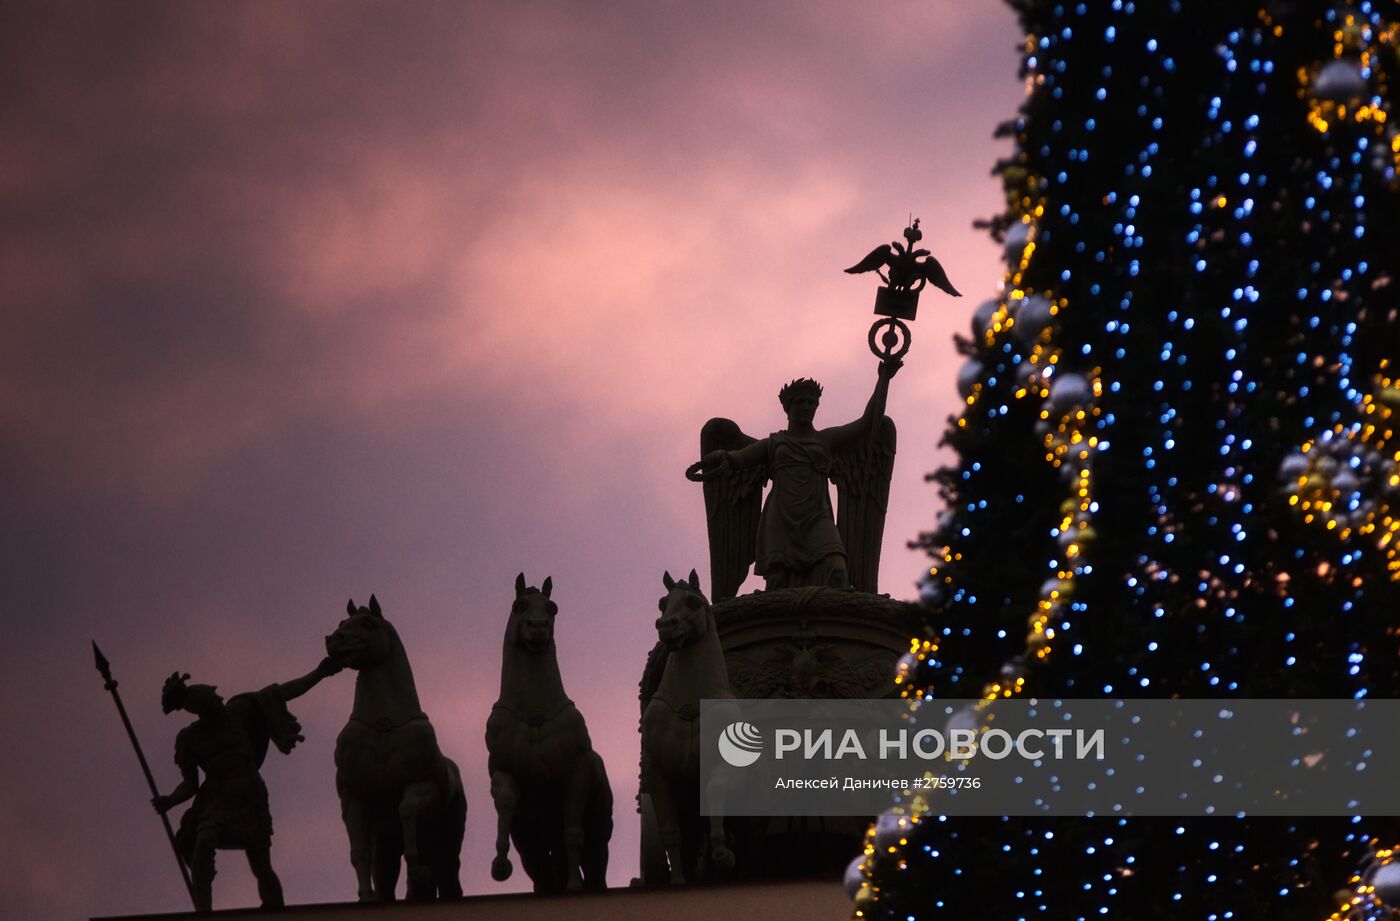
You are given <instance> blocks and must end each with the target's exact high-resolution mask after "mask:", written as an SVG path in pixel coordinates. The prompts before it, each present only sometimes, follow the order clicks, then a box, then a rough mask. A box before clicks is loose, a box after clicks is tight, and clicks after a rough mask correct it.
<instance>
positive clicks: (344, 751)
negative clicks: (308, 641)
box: [326, 595, 467, 902]
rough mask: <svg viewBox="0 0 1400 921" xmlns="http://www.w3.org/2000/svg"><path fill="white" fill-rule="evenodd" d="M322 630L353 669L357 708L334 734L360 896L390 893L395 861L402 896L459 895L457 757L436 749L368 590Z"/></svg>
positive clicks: (403, 661) (388, 897) (462, 809)
mask: <svg viewBox="0 0 1400 921" xmlns="http://www.w3.org/2000/svg"><path fill="white" fill-rule="evenodd" d="M346 612H347V613H348V615H349V616H348V617H346V618H345V620H343V621H341V622H340V625H339V626H337V627H336V629H335V632H334V633H332V634H331V635H330V636H328V637H326V652H327V653H329V654H330V656H331V658H332V659H333V660H334V661H335V662H336V663H337V664H339V665H342V666H344V667H346V668H353V669H354V670H355V671H356V672H358V675H357V677H356V679H355V708H354V710H352V711H351V713H350V721H349V722H347V723H346V724H345V728H344V729H342V730H341V731H340V735H339V736H338V737H337V738H336V740H335V788H336V792H337V793H339V794H340V814H341V818H342V819H344V821H345V831H346V833H347V834H348V835H349V837H350V863H351V864H352V865H353V866H354V867H355V876H356V878H357V880H358V882H359V898H360V901H361V902H369V901H375V900H378V901H386V902H387V901H392V900H393V898H394V888H395V886H396V885H397V884H398V880H399V862H400V860H401V859H402V861H403V862H404V863H406V864H407V865H408V898H410V899H432V898H443V899H448V898H460V897H461V895H462V885H461V883H460V882H459V881H458V871H459V869H460V867H461V850H462V834H463V831H464V830H465V827H466V821H467V798H466V794H465V793H464V791H463V789H462V778H461V775H460V774H459V773H458V771H457V765H455V764H453V763H452V761H451V760H450V759H449V758H447V757H446V756H445V755H443V753H442V751H441V749H439V748H438V742H437V735H436V734H435V733H434V732H433V727H432V724H431V723H429V722H428V717H427V715H426V714H424V713H423V709H422V707H420V706H419V704H418V691H417V689H416V688H415V687H414V684H413V670H412V669H411V668H409V665H408V656H407V654H405V652H404V648H403V643H402V642H401V641H400V640H399V635H398V633H397V632H395V630H394V628H393V626H392V625H391V624H390V623H389V622H388V621H387V620H385V619H384V614H383V612H382V611H381V610H380V609H379V601H378V599H376V598H375V597H374V596H373V595H371V596H370V598H369V606H368V607H359V608H357V607H355V602H354V601H353V600H352V601H350V602H349V604H347V605H346Z"/></svg>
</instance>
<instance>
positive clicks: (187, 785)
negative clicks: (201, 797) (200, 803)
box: [151, 764, 199, 813]
mask: <svg viewBox="0 0 1400 921" xmlns="http://www.w3.org/2000/svg"><path fill="white" fill-rule="evenodd" d="M198 790H199V769H198V768H196V767H195V766H194V765H192V764H191V765H181V767H180V784H179V786H177V787H176V788H175V789H174V790H171V791H170V795H169V796H157V797H156V798H155V799H153V800H151V805H152V806H155V807H156V812H162V813H164V812H168V811H170V810H171V809H174V808H175V807H176V806H178V805H180V804H181V803H183V802H184V801H185V800H187V799H189V798H190V797H192V796H194V795H195V793H196V792H197V791H198Z"/></svg>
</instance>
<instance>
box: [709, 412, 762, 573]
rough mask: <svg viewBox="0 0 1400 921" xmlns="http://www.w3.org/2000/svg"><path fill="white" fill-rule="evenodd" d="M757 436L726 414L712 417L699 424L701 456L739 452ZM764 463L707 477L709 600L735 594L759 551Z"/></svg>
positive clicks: (732, 468) (736, 468) (730, 468)
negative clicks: (759, 517)
mask: <svg viewBox="0 0 1400 921" xmlns="http://www.w3.org/2000/svg"><path fill="white" fill-rule="evenodd" d="M757 440H758V439H756V438H752V437H750V436H748V435H745V434H744V432H743V430H742V429H740V428H739V426H738V425H736V424H735V423H734V422H732V421H730V420H729V419H711V420H710V421H709V422H706V423H705V426H704V428H702V429H700V456H701V457H704V456H706V455H707V454H709V453H710V452H711V451H738V450H740V449H741V448H746V447H748V446H749V445H751V444H753V443H754V442H755V441H757ZM766 482H768V465H767V464H755V465H753V466H750V467H729V468H726V469H724V470H721V471H718V472H716V473H715V474H714V475H713V476H711V477H709V478H708V479H706V480H705V517H706V519H707V530H708V531H709V535H710V600H711V601H723V600H724V599H726V598H733V597H734V596H735V594H737V593H738V591H739V586H740V585H742V584H743V582H744V577H745V576H747V575H748V573H749V566H750V565H752V563H753V561H754V557H755V556H756V555H757V550H758V515H759V512H760V511H761V510H762V504H763V484H764V483H766Z"/></svg>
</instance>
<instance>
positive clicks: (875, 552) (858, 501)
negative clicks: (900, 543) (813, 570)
mask: <svg viewBox="0 0 1400 921" xmlns="http://www.w3.org/2000/svg"><path fill="white" fill-rule="evenodd" d="M894 448H895V431H894V420H893V419H891V418H890V417H889V416H884V417H883V418H881V419H880V421H879V422H878V423H876V426H875V434H874V435H873V436H872V437H870V438H864V439H860V440H859V441H858V442H857V443H856V444H853V445H851V446H850V447H847V448H845V449H843V450H841V451H840V452H838V453H837V454H836V455H835V457H834V458H833V461H834V463H833V465H832V470H831V478H832V479H833V480H835V481H836V499H837V513H836V530H837V531H838V532H840V534H841V543H842V544H844V545H845V547H846V568H847V570H848V571H849V572H850V576H851V585H852V586H854V587H855V589H856V591H859V592H869V593H870V594H872V595H873V594H875V593H876V585H877V583H878V581H879V576H880V543H881V541H882V540H883V539H884V536H885V510H886V509H888V508H889V504H890V477H891V476H892V475H893V474H894Z"/></svg>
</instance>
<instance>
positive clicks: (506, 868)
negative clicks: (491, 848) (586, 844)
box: [491, 857, 515, 883]
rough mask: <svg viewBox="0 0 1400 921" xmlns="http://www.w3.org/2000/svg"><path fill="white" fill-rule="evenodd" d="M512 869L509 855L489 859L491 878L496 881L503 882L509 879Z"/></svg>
mask: <svg viewBox="0 0 1400 921" xmlns="http://www.w3.org/2000/svg"><path fill="white" fill-rule="evenodd" d="M514 869H515V867H513V866H511V863H510V858H509V857H497V858H496V859H495V860H493V861H491V878H492V879H494V880H495V881H496V882H498V883H503V882H505V881H506V880H508V879H510V874H511V872H512V871H513V870H514Z"/></svg>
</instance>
